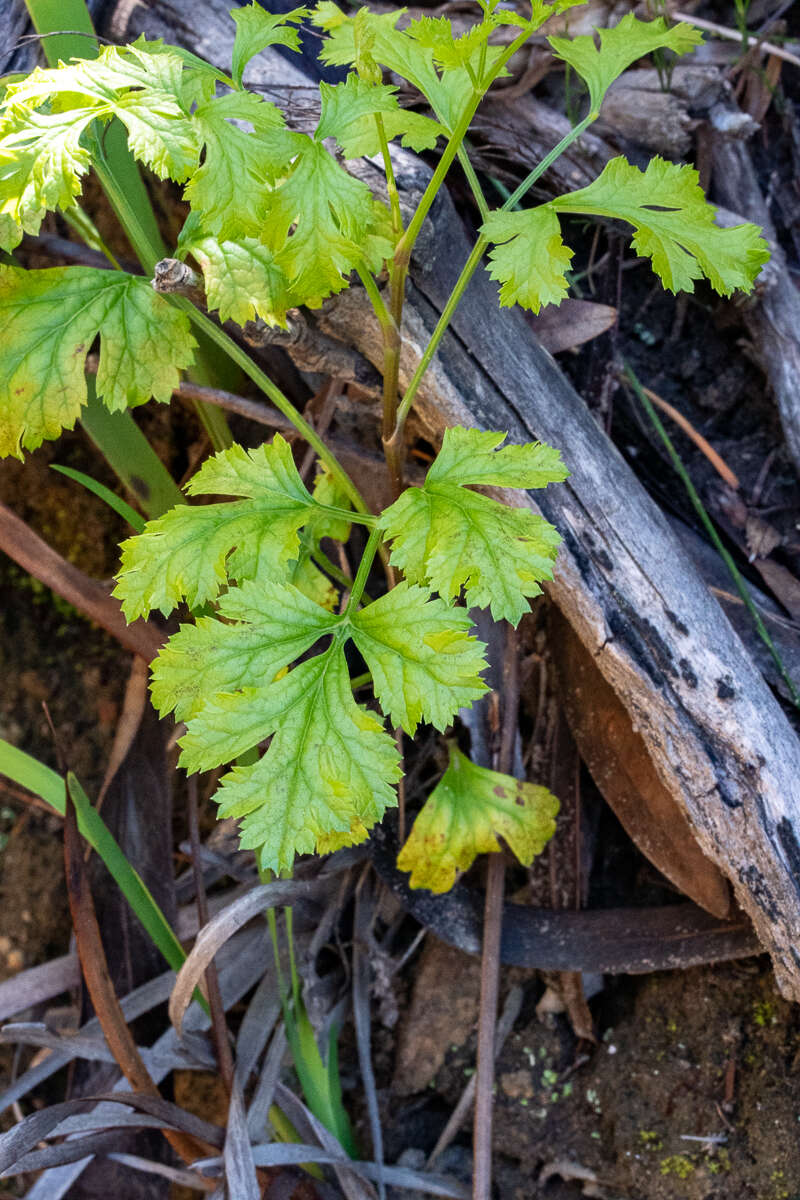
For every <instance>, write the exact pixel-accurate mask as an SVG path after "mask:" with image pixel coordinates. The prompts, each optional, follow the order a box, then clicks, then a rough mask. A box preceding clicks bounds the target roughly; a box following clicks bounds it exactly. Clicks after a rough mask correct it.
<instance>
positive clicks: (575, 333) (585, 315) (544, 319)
mask: <svg viewBox="0 0 800 1200" xmlns="http://www.w3.org/2000/svg"><path fill="white" fill-rule="evenodd" d="M616 319H617V310H616V309H615V308H612V307H611V305H610V304H596V303H595V302H594V301H593V300H570V299H567V300H562V301H561V303H560V304H559V306H558V308H554V307H553V306H552V305H550V306H549V307H548V308H543V309H542V311H541V312H540V313H539V315H538V316H533V314H529V315H528V321H529V323H530V326H531V328H532V329H533V332H534V333H535V334H536V337H537V338H538V340H539V342H540V343H541V345H542V346H544V348H545V350H549V351H550V353H551V354H558V353H560V351H562V350H570V349H571V348H572V347H573V346H581V345H583V343H584V342H590V341H591V340H592V338H596V337H600V334H601V333H605V332H606V330H607V329H610V328H611V326H612V325H613V324H614V322H615V321H616Z"/></svg>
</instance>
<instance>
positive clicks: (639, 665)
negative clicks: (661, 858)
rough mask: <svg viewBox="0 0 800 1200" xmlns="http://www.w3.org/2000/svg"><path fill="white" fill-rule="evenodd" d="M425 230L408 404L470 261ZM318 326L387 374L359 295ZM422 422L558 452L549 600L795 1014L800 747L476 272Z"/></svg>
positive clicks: (688, 574) (578, 407)
mask: <svg viewBox="0 0 800 1200" xmlns="http://www.w3.org/2000/svg"><path fill="white" fill-rule="evenodd" d="M421 171H424V168H423V167H421V166H420V165H419V164H418V163H417V162H416V160H413V159H412V158H411V157H410V156H409V157H408V158H403V159H402V161H400V156H398V174H399V175H400V179H401V182H402V184H403V185H405V186H411V187H418V186H419V182H420V172H421ZM431 217H432V223H433V227H434V234H435V240H434V241H433V242H432V243H430V242H429V245H430V244H433V245H434V246H435V247H439V248H440V249H439V252H438V253H433V254H430V253H429V254H428V255H426V258H425V260H424V261H422V262H419V261H418V262H416V263H415V264H413V269H412V283H411V286H410V289H409V299H408V303H407V307H406V313H407V319H406V323H405V327H404V342H403V350H402V354H401V388H402V387H405V386H407V384H408V382H409V379H410V377H411V373H412V371H413V369H414V368H415V366H416V364H417V362H418V361H419V357H420V354H421V352H422V348H423V347H424V345H425V343H426V341H427V339H428V337H429V335H430V332H431V330H432V328H433V325H434V323H435V321H436V319H437V317H438V314H439V312H440V311H441V309H442V307H443V305H444V303H445V300H446V298H447V296H448V295H449V293H450V290H451V288H452V286H453V284H454V283H455V280H456V277H457V274H458V271H459V269H460V264H461V263H463V262H464V261H465V260H466V258H467V255H468V253H469V244H468V241H467V238H466V235H465V234H464V231H463V228H462V225H461V222H460V220H459V219H458V217H457V214H456V212H455V210H454V208H453V205H452V202H451V201H450V199H449V197H447V196H446V195H442V196H441V197H440V199H439V201H437V203H436V204H435V206H434V208H433V210H432V214H431ZM321 324H322V327H323V329H325V330H326V331H328V332H330V333H331V334H332V336H334V337H338V338H340V339H342V340H348V339H349V340H351V341H352V343H353V344H354V345H355V347H356V349H358V350H360V351H361V352H362V353H363V354H365V355H366V356H367V357H370V356H371V357H372V359H373V361H374V362H375V363H376V365H377V364H379V363H380V359H381V339H380V331H379V329H378V325H377V322H376V321H375V319H374V318H373V317H372V316H371V312H370V311H369V308H368V305H367V303H366V299H365V297H364V296H363V293H361V292H360V291H359V290H352V291H350V292H347V293H343V294H342V295H341V296H340V297H338V298H337V303H336V304H334V305H332V306H331V308H330V309H329V311H327V312H326V313H325V314H324V316H323V317H322V318H321ZM416 411H417V414H418V417H419V418H420V419H421V421H422V422H423V425H424V427H425V429H426V433H427V436H428V437H429V438H430V440H432V441H436V440H437V439H438V438H439V437H440V436H441V434H442V432H443V430H444V428H446V427H447V426H448V425H455V424H461V425H474V426H477V427H479V428H483V429H502V430H508V432H509V437H510V439H511V441H512V442H526V441H532V440H542V441H546V442H549V443H550V444H551V445H555V446H560V447H562V448H563V452H564V457H565V459H566V462H567V465H568V467H569V469H570V471H571V476H570V478H569V479H568V480H567V482H566V483H565V484H559V485H558V486H557V487H555V486H554V487H550V488H548V489H546V490H545V491H538V492H535V493H531V494H530V495H529V496H528V497H527V503H528V504H529V505H530V506H531V507H533V508H538V510H539V511H541V513H542V514H543V515H544V516H545V517H546V518H547V519H548V520H550V521H551V522H552V523H553V524H554V525H555V526H556V528H557V529H558V530H559V532H560V533H561V535H562V537H563V539H564V544H563V546H562V548H561V551H560V554H559V560H558V564H557V568H556V576H555V580H554V581H553V583H552V584H550V585H548V588H547V590H548V593H549V595H550V596H551V598H552V599H553V600H554V601H555V603H556V604H557V606H558V607H559V609H560V610H561V612H562V614H563V616H564V617H565V619H566V620H567V621H568V622H569V624H570V625H571V626H572V628H573V630H574V631H575V633H576V634H577V636H578V637H579V638H580V640H581V642H582V643H583V644H584V646H585V647H586V649H587V651H588V652H589V653H590V654H591V655H592V656H593V658H594V661H595V663H596V665H597V667H598V669H599V671H600V673H601V674H602V676H603V677H604V679H605V680H606V681H607V683H608V684H609V686H610V687H611V688H612V690H613V691H614V693H615V694H616V696H617V697H618V699H619V701H620V703H621V704H622V705H623V707H624V709H625V711H626V712H627V714H628V716H629V718H630V720H631V722H632V723H633V724H634V725H635V726H636V728H637V729H638V731H639V733H640V734H641V736H642V739H643V742H644V745H645V747H646V750H647V752H648V754H649V755H650V757H651V758H652V760H653V767H654V772H655V776H656V777H657V778H658V779H659V781H660V782H661V784H662V785H663V787H664V790H665V792H666V794H667V795H669V796H670V797H672V799H673V800H674V802H675V803H676V804H677V805H678V807H679V808H680V809H681V810H682V811H683V812H684V813H685V816H686V819H687V821H688V823H689V825H690V826H691V828H692V829H693V830H694V833H695V836H696V838H697V840H698V841H699V843H700V846H701V848H702V849H703V851H704V852H705V854H706V855H707V856H708V857H709V858H711V859H712V860H713V861H714V862H715V863H716V864H717V865H718V866H719V868H720V869H721V871H722V872H723V873H724V874H725V875H726V876H727V877H728V878H729V879H730V880H731V882H732V884H733V886H734V889H735V893H736V896H737V899H738V902H739V904H740V905H741V906H742V908H744V909H745V911H746V912H747V913H748V914H749V915H750V917H751V918H752V920H753V922H754V925H755V927H756V930H757V932H758V935H759V937H760V938H761V940H762V943H763V945H764V946H765V948H767V949H768V950H769V951H770V953H771V954H772V957H773V962H774V964H775V969H776V973H777V976H778V980H779V984H780V987H781V989H782V990H783V992H784V994H785V995H787V996H788V997H792V998H795V999H799V1000H800V952H798V950H797V947H796V945H795V942H796V936H797V935H796V931H797V929H798V928H800V785H799V784H798V780H799V779H800V742H799V741H798V738H797V735H796V734H795V732H794V730H793V729H792V727H791V725H790V724H789V721H788V720H787V718H786V716H785V715H784V713H783V711H782V709H781V708H780V705H779V704H778V702H777V701H776V700H775V699H774V697H773V696H772V694H771V692H770V691H769V689H768V687H767V686H766V684H765V683H764V680H763V679H762V677H761V675H760V674H759V672H758V671H757V669H756V668H755V666H754V664H753V662H752V661H751V659H750V657H749V656H748V654H747V652H746V650H745V648H744V647H743V645H742V643H741V642H740V641H739V639H738V637H737V636H736V635H735V634H734V632H733V630H732V629H731V627H730V625H729V624H728V622H727V620H726V619H725V617H724V615H723V613H722V611H721V609H720V608H719V606H718V605H717V603H716V601H715V600H714V599H713V598H712V597H711V596H710V595H709V593H708V590H707V589H706V587H705V586H704V584H703V582H702V580H701V579H700V577H699V575H698V574H697V572H696V570H695V569H694V567H693V565H692V564H691V562H690V561H689V560H688V559H687V556H686V555H685V553H684V552H683V550H682V548H681V546H680V545H679V543H678V542H677V541H676V539H675V537H674V535H673V534H672V532H671V530H670V528H669V526H668V524H667V521H666V520H665V518H664V516H663V515H662V514H661V512H660V511H659V509H658V508H657V506H656V504H655V503H654V502H653V500H652V499H651V498H650V497H649V496H648V495H647V493H646V492H645V490H644V488H643V487H642V486H641V484H640V483H639V482H638V480H637V479H636V477H635V476H634V474H633V472H632V471H631V470H630V468H629V467H628V466H627V464H626V463H625V462H624V461H623V459H622V458H621V456H620V455H619V453H618V452H617V450H616V449H615V447H614V446H613V444H612V443H611V442H610V440H609V439H608V438H607V437H606V435H605V434H604V433H603V431H602V430H601V429H600V428H599V426H598V425H597V423H596V422H595V421H594V419H593V418H592V416H591V414H590V413H589V411H588V410H587V408H586V406H585V405H584V403H583V402H582V400H581V399H580V397H579V396H578V395H577V393H576V392H575V391H574V390H573V388H572V386H571V385H570V384H569V382H568V381H567V380H566V379H565V378H564V376H563V375H562V374H561V372H560V371H559V370H558V368H557V367H556V365H555V363H554V362H553V361H552V359H551V358H550V357H549V356H548V355H547V354H546V353H545V352H544V351H542V350H541V349H540V348H539V347H538V346H537V345H536V344H535V343H534V342H533V340H532V338H531V335H530V331H529V329H528V327H527V325H526V321H525V317H524V315H523V314H522V313H521V312H519V311H515V310H508V311H505V312H502V313H501V312H500V310H499V308H498V304H497V296H496V290H495V287H494V285H493V284H492V283H491V281H490V280H489V279H488V276H487V275H486V274H485V273H484V272H479V273H478V274H476V276H475V278H474V279H473V282H472V284H471V286H470V288H469V289H468V291H467V293H466V295H465V297H464V299H463V301H462V304H461V306H460V308H459V309H458V310H457V312H456V315H455V318H454V321H453V324H452V327H451V332H450V333H449V334H448V335H447V336H446V338H445V339H444V341H443V343H442V346H441V348H440V352H439V354H438V356H437V358H436V359H435V360H434V363H433V366H432V368H431V370H430V372H429V374H428V376H427V378H426V382H425V383H424V384H423V387H422V389H421V391H420V393H419V397H418V405H417V409H416ZM511 499H512V502H514V501H513V497H511Z"/></svg>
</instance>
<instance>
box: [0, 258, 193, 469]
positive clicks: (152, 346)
mask: <svg viewBox="0 0 800 1200" xmlns="http://www.w3.org/2000/svg"><path fill="white" fill-rule="evenodd" d="M0 327H2V329H3V334H4V351H3V356H2V362H0V455H7V454H13V455H16V456H17V457H21V452H22V448H23V447H24V448H25V449H30V450H33V449H35V448H36V447H37V446H39V445H41V443H42V442H43V441H44V440H45V439H46V438H54V437H57V436H58V434H59V433H60V432H61V431H62V429H71V428H72V427H73V425H74V424H75V421H76V420H77V418H78V416H79V414H80V410H81V408H82V406H83V405H84V404H85V403H86V379H85V376H84V362H85V359H86V355H87V354H88V352H89V350H90V349H91V346H92V342H93V341H94V339H95V338H96V337H97V335H98V333H99V334H100V338H101V341H100V359H99V363H98V368H97V394H98V395H99V396H101V397H102V398H103V401H104V402H105V404H106V406H107V407H108V408H109V409H111V411H112V412H114V411H118V410H121V409H125V408H128V407H130V406H131V405H137V404H144V403H145V402H146V401H147V400H149V399H150V398H151V397H154V398H155V399H156V400H161V401H165V402H166V401H168V400H169V399H170V397H171V395H172V392H173V390H174V389H175V388H176V387H177V386H178V382H179V380H180V370H181V369H182V368H184V367H188V366H189V365H190V364H191V362H192V358H193V350H194V346H195V342H194V339H193V337H192V335H191V333H190V331H189V322H188V319H187V317H186V315H185V314H184V313H182V312H181V311H180V310H178V309H176V308H173V307H172V306H171V305H170V304H169V303H168V302H167V301H166V300H165V299H164V298H163V296H158V295H157V294H156V293H155V292H154V291H153V289H152V288H151V287H150V285H149V284H148V282H147V281H146V280H145V279H140V278H138V277H137V276H133V275H127V274H126V273H125V272H123V271H103V270H97V269H95V268H94V267H52V268H48V269H46V270H41V271H23V270H20V269H19V268H17V267H0Z"/></svg>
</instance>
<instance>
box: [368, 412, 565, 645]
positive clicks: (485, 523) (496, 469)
mask: <svg viewBox="0 0 800 1200" xmlns="http://www.w3.org/2000/svg"><path fill="white" fill-rule="evenodd" d="M504 437H505V434H503V433H486V432H481V431H479V430H477V429H460V428H456V429H448V430H446V431H445V435H444V440H443V442H442V449H441V451H440V453H439V455H438V456H437V458H436V459H435V460H434V463H433V465H432V467H431V468H430V470H429V472H428V475H427V478H426V480H425V483H424V484H423V486H422V487H411V488H407V489H406V491H405V492H403V494H402V496H400V498H399V499H398V500H396V501H395V503H394V504H393V505H392V506H391V507H390V508H388V509H386V511H385V512H384V513H383V514H382V516H381V518H380V526H381V528H382V529H383V530H384V531H385V533H386V535H387V537H389V538H390V539H392V551H391V561H392V563H393V564H394V565H395V566H396V567H399V568H400V570H402V571H403V573H404V574H405V576H406V578H407V579H409V580H410V581H411V582H412V583H424V584H427V585H428V586H429V587H430V588H431V590H432V591H437V592H439V594H440V596H442V597H443V598H444V599H446V600H452V599H454V598H455V597H456V596H458V594H459V593H460V591H461V589H462V587H463V588H464V593H465V598H466V602H467V605H468V606H469V607H476V608H485V607H488V608H491V611H492V616H493V617H494V618H495V619H496V620H501V619H502V618H503V617H505V618H506V620H508V621H510V622H511V623H512V624H513V625H516V624H517V623H518V622H519V620H520V619H521V617H522V616H523V615H524V613H525V612H527V610H528V604H527V600H528V599H529V598H532V597H533V596H538V595H539V594H540V593H541V590H542V589H541V587H540V586H539V584H540V583H541V582H542V580H544V579H552V569H553V563H554V561H555V557H556V551H557V549H558V545H559V543H560V541H561V538H560V537H559V535H558V533H557V532H556V531H555V529H554V528H553V526H552V525H550V524H549V523H548V522H547V521H545V520H544V518H543V517H540V516H539V515H538V513H534V512H532V511H531V510H530V509H527V508H509V507H508V506H507V505H505V504H501V503H500V502H499V501H497V500H492V499H491V498H490V497H488V496H483V495H481V494H480V493H478V492H472V491H469V490H468V488H467V487H466V486H465V485H467V484H487V485H490V486H499V487H514V488H520V487H529V488H538V487H544V486H546V484H548V483H556V482H560V481H561V480H563V479H566V477H567V474H568V472H567V470H566V468H565V467H564V465H563V463H562V462H561V458H560V455H559V453H558V451H557V450H553V449H552V448H551V447H549V446H542V445H539V444H534V445H528V446H506V447H505V448H504V449H502V450H495V449H494V447H496V446H498V445H499V444H500V442H502V441H503V439H504Z"/></svg>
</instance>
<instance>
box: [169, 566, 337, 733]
mask: <svg viewBox="0 0 800 1200" xmlns="http://www.w3.org/2000/svg"><path fill="white" fill-rule="evenodd" d="M218 612H219V615H220V616H221V617H224V618H226V619H227V620H229V621H233V622H235V624H230V625H228V624H225V623H224V622H223V621H220V620H217V619H216V618H214V617H200V618H198V620H197V623H196V624H195V625H181V627H180V630H179V631H178V633H175V634H173V635H172V637H171V638H170V639H169V641H168V642H167V644H166V646H164V648H163V649H162V650H161V651H160V652H159V655H158V657H157V658H156V660H155V662H154V663H153V673H152V695H153V703H154V705H155V706H156V708H157V709H158V711H159V712H160V713H161V714H162V716H163V715H165V714H166V713H168V712H171V711H172V710H173V709H174V710H175V719H176V720H178V721H185V720H188V719H189V718H190V717H192V716H195V715H196V714H197V713H198V712H199V711H200V710H201V709H202V708H203V706H204V704H206V703H207V702H209V701H213V700H214V699H215V697H216V696H217V695H218V693H220V692H239V691H241V690H242V689H243V688H246V687H250V688H253V687H263V686H265V685H266V684H269V683H272V682H273V680H274V679H275V677H276V675H277V674H278V673H279V672H280V671H281V670H282V669H283V668H284V667H287V666H288V665H289V663H291V662H293V661H294V660H295V659H297V658H300V657H301V655H303V654H305V653H306V652H307V651H308V650H310V649H311V647H312V646H313V645H314V643H315V642H316V641H318V640H319V638H320V637H322V636H323V635H324V634H326V633H331V632H332V631H333V629H335V628H336V626H337V625H338V624H340V623H341V618H339V617H336V616H333V615H332V614H331V613H329V612H326V611H325V609H323V608H320V607H319V605H318V604H314V603H313V602H312V601H311V600H308V599H307V598H306V597H305V596H303V595H302V594H301V593H300V592H299V591H298V590H297V588H295V587H285V586H283V585H281V584H277V583H271V582H269V581H266V582H265V581H263V580H260V579H259V580H248V581H245V582H244V583H242V584H240V585H239V586H238V587H235V588H232V589H231V590H230V591H229V592H228V593H227V594H226V595H225V596H223V597H222V599H221V600H220V601H219V606H218Z"/></svg>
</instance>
